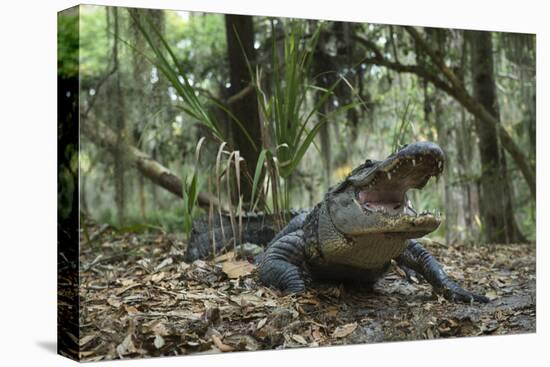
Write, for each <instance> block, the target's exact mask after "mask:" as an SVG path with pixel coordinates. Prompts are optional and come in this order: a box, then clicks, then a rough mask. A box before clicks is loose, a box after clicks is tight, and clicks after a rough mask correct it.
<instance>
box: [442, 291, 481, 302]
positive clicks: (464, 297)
mask: <svg viewBox="0 0 550 367" xmlns="http://www.w3.org/2000/svg"><path fill="white" fill-rule="evenodd" d="M439 293H441V294H442V295H443V297H445V298H446V299H447V300H449V301H451V302H460V303H473V302H479V303H488V302H489V301H490V300H489V298H487V297H485V296H481V295H479V294H475V293H472V292H468V291H467V290H464V289H462V288H455V289H444V290H441V291H440V292H439Z"/></svg>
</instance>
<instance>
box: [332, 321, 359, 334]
mask: <svg viewBox="0 0 550 367" xmlns="http://www.w3.org/2000/svg"><path fill="white" fill-rule="evenodd" d="M355 329H357V323H356V322H353V323H351V324H346V325H343V326H338V327H337V328H336V330H334V332H333V333H332V336H333V337H334V338H343V337H346V336H348V335H349V334H351V333H353V332H354V331H355Z"/></svg>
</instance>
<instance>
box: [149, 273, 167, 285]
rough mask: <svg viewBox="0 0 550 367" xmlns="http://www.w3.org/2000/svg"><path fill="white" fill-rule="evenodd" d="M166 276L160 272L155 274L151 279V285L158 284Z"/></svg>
mask: <svg viewBox="0 0 550 367" xmlns="http://www.w3.org/2000/svg"><path fill="white" fill-rule="evenodd" d="M165 276H166V273H165V272H163V271H161V272H160V273H156V274H153V276H152V277H151V281H152V282H153V283H158V282H160V281H161V280H162V279H164V277H165Z"/></svg>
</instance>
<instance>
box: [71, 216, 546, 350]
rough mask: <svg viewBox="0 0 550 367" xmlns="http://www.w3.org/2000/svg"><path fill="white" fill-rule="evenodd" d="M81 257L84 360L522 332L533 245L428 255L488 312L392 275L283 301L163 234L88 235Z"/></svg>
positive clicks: (528, 321) (227, 264)
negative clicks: (193, 257)
mask: <svg viewBox="0 0 550 367" xmlns="http://www.w3.org/2000/svg"><path fill="white" fill-rule="evenodd" d="M86 238H87V239H85V238H84V236H83V238H82V241H81V243H82V245H81V254H80V269H81V270H80V302H81V304H80V325H81V328H80V341H79V344H80V347H81V351H80V357H81V359H82V360H83V361H98V360H106V359H118V358H139V357H152V356H173V355H182V354H198V353H220V352H231V351H244V350H246V351H251V350H261V349H281V348H299V347H314V346H327V345H342V344H356V343H373V342H389V341H402V340H418V339H434V338H447V337H460V336H482V335H498V334H515V333H532V332H535V325H536V322H535V321H536V313H535V311H536V308H535V303H536V298H535V284H536V278H535V270H536V269H535V245H533V244H520V245H483V246H481V245H479V246H474V245H468V246H466V245H464V246H459V245H453V246H443V245H440V244H437V243H436V242H432V243H431V244H430V246H428V249H429V250H430V251H432V252H433V254H434V255H435V256H436V257H437V258H438V259H439V261H440V262H441V263H442V264H444V267H445V269H446V270H447V271H448V273H449V274H450V275H451V276H452V277H454V278H455V279H456V280H457V281H458V282H459V283H460V284H461V285H463V286H464V287H465V288H466V289H468V290H471V291H474V292H477V293H479V294H484V295H485V296H487V297H489V298H490V299H491V300H492V301H491V302H490V303H488V304H468V305H467V304H453V303H449V302H447V301H446V300H444V299H442V298H441V297H434V296H433V295H432V292H431V287H430V286H429V285H428V284H426V283H425V282H424V283H423V282H419V283H411V282H409V281H407V280H406V279H405V278H404V277H403V274H402V272H401V271H400V269H399V268H397V267H395V266H394V267H393V269H392V270H391V271H389V272H388V273H387V274H386V276H385V277H384V278H383V279H381V280H380V281H379V282H378V283H377V284H376V285H375V287H374V289H371V290H369V289H366V288H361V287H359V286H342V285H338V284H332V285H331V284H325V285H319V286H316V287H313V288H312V289H310V290H309V291H308V292H306V293H305V294H302V295H292V296H290V295H287V296H283V295H281V294H279V293H277V292H275V291H273V290H271V289H269V288H266V287H264V286H262V285H261V284H260V283H259V280H258V277H257V274H256V271H255V268H254V266H253V265H252V264H250V263H248V262H247V261H243V260H236V259H234V258H233V257H232V256H231V255H232V253H229V254H226V255H223V256H221V257H218V258H217V259H216V261H215V262H214V261H201V260H197V261H195V262H193V263H191V264H189V263H185V262H184V261H183V255H184V251H185V247H186V244H185V243H184V242H183V241H182V240H181V239H178V237H176V236H174V235H169V234H133V233H125V234H116V233H115V232H114V231H112V230H111V229H110V228H108V227H106V226H103V227H99V226H93V227H90V231H89V236H88V235H87V236H86Z"/></svg>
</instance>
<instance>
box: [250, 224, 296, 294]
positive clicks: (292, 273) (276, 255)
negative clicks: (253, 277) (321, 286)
mask: <svg viewBox="0 0 550 367" xmlns="http://www.w3.org/2000/svg"><path fill="white" fill-rule="evenodd" d="M304 248H305V242H304V232H303V231H302V230H301V229H299V230H296V231H294V232H290V233H287V234H285V235H284V236H281V237H280V238H278V239H276V240H275V241H274V242H273V243H272V244H271V245H270V246H269V247H268V249H267V250H266V252H265V253H264V255H263V256H262V258H261V260H260V263H259V265H258V271H259V274H260V280H261V281H262V283H264V284H265V285H267V286H272V287H275V288H278V289H280V290H282V291H283V292H287V293H301V292H303V291H304V290H305V283H304V278H303V273H302V271H303V269H302V268H301V266H303V262H304V260H305V250H304Z"/></svg>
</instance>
